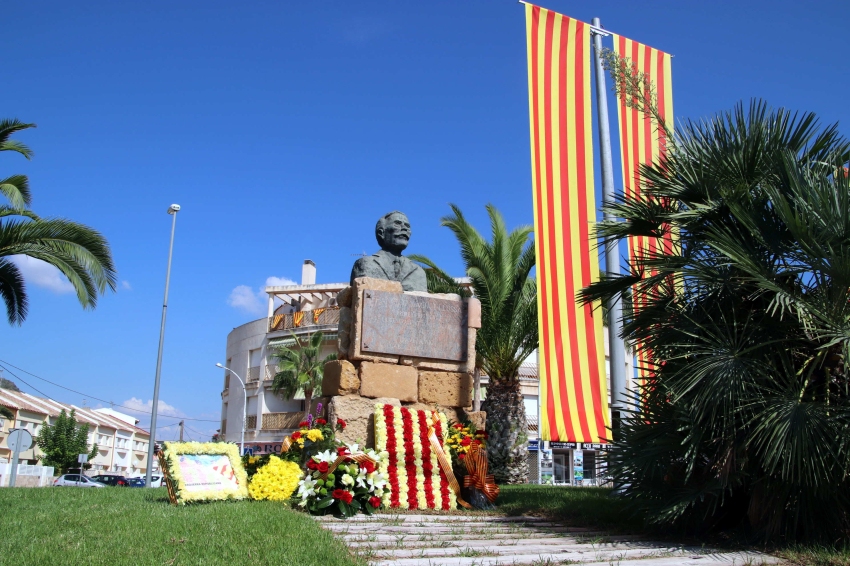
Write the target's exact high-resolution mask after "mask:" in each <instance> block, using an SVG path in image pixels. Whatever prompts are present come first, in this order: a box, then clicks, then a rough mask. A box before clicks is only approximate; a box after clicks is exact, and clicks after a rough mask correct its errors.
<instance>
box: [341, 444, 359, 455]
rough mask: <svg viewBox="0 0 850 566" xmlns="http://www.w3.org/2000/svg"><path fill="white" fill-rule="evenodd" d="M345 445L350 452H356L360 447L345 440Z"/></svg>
mask: <svg viewBox="0 0 850 566" xmlns="http://www.w3.org/2000/svg"><path fill="white" fill-rule="evenodd" d="M345 445H346V446H347V447H348V451H349V452H350V453H352V454H357V451H358V450H359V449H360V448H359V447H358V446H357V444H356V443H355V444H349V443H347V442H346V443H345Z"/></svg>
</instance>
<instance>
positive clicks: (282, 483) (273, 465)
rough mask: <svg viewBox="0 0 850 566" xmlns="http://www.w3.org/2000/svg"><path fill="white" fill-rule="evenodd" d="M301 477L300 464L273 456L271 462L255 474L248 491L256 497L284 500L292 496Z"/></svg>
mask: <svg viewBox="0 0 850 566" xmlns="http://www.w3.org/2000/svg"><path fill="white" fill-rule="evenodd" d="M300 479H301V467H300V466H299V465H298V464H296V463H295V462H287V461H285V460H281V459H280V458H278V457H277V456H271V457H270V458H269V463H268V464H266V465H265V466H263V467H262V468H260V469H259V470H258V471H257V473H256V474H255V475H254V477H253V479H252V480H251V485H250V486H248V492H249V493H250V494H251V497H253V498H254V499H269V500H271V501H283V500H285V499H289V498H290V497H291V496H292V493H293V492H294V491H295V488H296V487H298V481H299V480H300Z"/></svg>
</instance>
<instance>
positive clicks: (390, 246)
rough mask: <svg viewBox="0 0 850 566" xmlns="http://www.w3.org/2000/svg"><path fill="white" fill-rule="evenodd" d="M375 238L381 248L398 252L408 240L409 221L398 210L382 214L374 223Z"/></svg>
mask: <svg viewBox="0 0 850 566" xmlns="http://www.w3.org/2000/svg"><path fill="white" fill-rule="evenodd" d="M375 238H376V239H377V240H378V244H379V245H380V246H381V249H382V250H387V251H388V252H392V253H394V254H400V253H401V252H402V251H403V250H404V248H406V247H407V244H408V242H409V241H410V221H409V220H408V219H407V215H406V214H405V213H403V212H399V211H398V210H394V211H392V212H390V213H389V214H385V215H383V216H382V217H381V218H379V219H378V223H377V224H376V225H375Z"/></svg>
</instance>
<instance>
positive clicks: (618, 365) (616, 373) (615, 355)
mask: <svg viewBox="0 0 850 566" xmlns="http://www.w3.org/2000/svg"><path fill="white" fill-rule="evenodd" d="M592 25H593V28H591V29H592V31H591V33H592V34H593V48H594V49H593V50H594V53H595V63H596V65H595V66H596V113H597V122H598V123H599V146H600V151H601V159H600V164H601V166H602V197H603V200H604V201H605V202H614V166H613V161H612V158H611V130H610V128H609V125H608V91H607V88H606V87H605V69H604V67H603V65H602V36H603V35H607V34H606V33H605V32H604V31H601V30H602V24H601V23H600V21H599V18H593V24H592ZM605 220H607V221H613V220H616V217H615V216H613V215H612V214H610V213H608V212H606V213H605ZM619 256H620V254H619V253H618V250H617V242H609V243H608V244H607V245H606V246H605V271H606V272H607V274H608V276H609V277H616V276H619V275H620V257H619ZM622 314H623V310H622V304H621V302H620V299H619V297H614V298H611V299H609V300H608V360H609V368H610V369H609V371H610V376H611V429H612V433H613V434H612V436H613V437H614V438H613V439H612V440H616V439H618V436H619V428H620V411H621V410H623V409H625V408H626V402H627V401H626V349H625V345H624V343H623V339H622V338H621V337H620V325H621V324H622V318H623V317H622Z"/></svg>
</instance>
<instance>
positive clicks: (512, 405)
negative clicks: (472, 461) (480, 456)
mask: <svg viewBox="0 0 850 566" xmlns="http://www.w3.org/2000/svg"><path fill="white" fill-rule="evenodd" d="M482 409H483V410H484V411H486V412H487V432H488V434H489V435H490V436H489V439H488V444H487V458H488V460H489V464H490V473H492V474H493V476H494V477H495V479H496V482H498V483H502V484H504V483H507V484H512V483H526V482H528V447H527V442H528V434H527V432H526V431H527V424H526V420H525V405H524V403H523V400H522V391H521V390H520V387H519V377H518V376H513V377H510V378H506V379H499V380H495V379H493V378H492V377H491V378H490V383H489V384H488V385H487V399H485V400H484V404H483V406H482Z"/></svg>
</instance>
